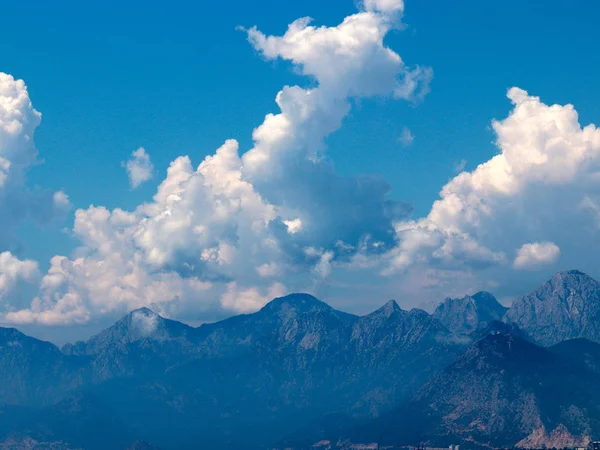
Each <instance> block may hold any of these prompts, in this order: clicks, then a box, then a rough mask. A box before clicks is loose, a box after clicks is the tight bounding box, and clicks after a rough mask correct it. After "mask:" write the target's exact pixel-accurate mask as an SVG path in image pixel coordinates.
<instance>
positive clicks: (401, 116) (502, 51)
mask: <svg viewBox="0 0 600 450" xmlns="http://www.w3.org/2000/svg"><path fill="white" fill-rule="evenodd" d="M358 7H359V9H363V5H362V4H359V5H358ZM599 9H600V6H598V5H597V4H596V3H595V2H591V1H573V2H568V3H565V2H558V1H548V2H543V3H542V2H526V3H525V4H523V2H517V1H505V2H480V1H474V0H458V1H453V2H447V1H432V0H421V1H416V0H415V1H411V0H406V4H405V11H404V15H403V18H402V21H403V23H404V26H403V27H400V28H402V29H394V30H390V31H389V33H387V34H386V36H385V39H384V44H385V46H387V47H389V48H390V49H392V50H393V51H394V52H397V53H398V54H399V55H400V56H401V57H402V59H403V60H404V61H405V62H406V64H407V65H408V66H411V67H412V66H415V65H417V64H418V65H420V66H422V67H431V68H432V70H433V80H432V81H431V85H430V88H431V91H430V92H429V93H428V94H427V95H426V96H425V97H424V98H423V99H422V101H416V102H415V101H405V100H402V99H393V98H391V96H390V95H378V96H375V97H370V96H365V97H364V98H352V99H350V102H351V103H352V105H353V107H352V110H351V111H350V113H349V114H348V115H346V116H345V117H344V119H343V126H342V127H341V128H340V129H339V130H337V131H335V132H334V133H332V134H331V135H329V136H328V137H326V140H325V142H326V146H327V150H326V152H325V158H326V160H327V161H328V162H329V163H330V164H331V165H332V166H333V167H334V168H335V172H336V173H337V174H338V175H340V176H344V177H355V176H357V175H360V174H363V173H367V174H379V175H381V176H382V177H383V178H384V179H385V180H387V183H388V184H389V185H390V187H391V192H390V194H389V198H391V199H393V200H398V201H403V202H407V203H409V204H410V205H412V207H413V208H414V211H413V213H412V215H411V217H410V218H412V219H419V218H422V217H425V216H427V215H428V213H429V211H430V209H431V207H432V203H433V202H434V201H435V200H436V199H438V198H439V192H440V190H441V189H442V187H443V186H444V185H445V184H446V183H448V182H449V181H450V180H451V179H452V178H453V177H455V176H456V175H457V167H459V166H461V167H463V168H464V169H465V170H467V171H473V170H474V169H475V168H476V167H477V165H479V164H481V163H483V162H485V161H488V160H490V158H492V157H493V156H494V155H495V154H497V153H498V152H499V150H498V147H496V146H495V145H494V141H495V140H496V134H495V132H494V131H493V129H492V127H491V121H492V119H498V120H503V119H504V118H506V117H507V116H508V115H509V113H510V111H511V109H512V106H511V104H510V101H509V100H508V99H507V98H506V92H507V90H508V89H509V88H511V87H513V86H518V87H520V88H522V89H525V90H526V91H528V92H529V94H530V95H533V96H539V97H540V98H541V102H543V103H544V104H546V105H552V104H555V103H556V104H559V105H566V104H573V105H574V106H575V108H576V109H577V112H578V113H579V123H580V124H582V125H583V126H585V125H587V124H588V123H597V122H598V121H599V117H600V106H599V104H598V102H597V101H596V98H597V97H598V94H599V92H598V91H599V90H600V86H599V82H598V79H599V77H598V67H600V55H599V54H598V52H597V49H596V43H597V42H598V32H597V30H596V27H595V24H594V23H593V22H592V21H593V20H594V18H595V17H597V14H598V13H599V12H600V11H599ZM3 11H4V13H5V17H6V18H9V20H5V21H3V33H4V35H5V39H2V40H0V71H2V72H5V73H7V74H10V75H12V76H13V77H14V78H15V79H23V80H24V81H25V83H26V84H27V88H28V93H29V96H30V98H31V101H32V102H33V106H34V107H35V109H36V110H38V111H40V112H41V113H42V116H43V117H42V121H41V124H40V126H39V127H38V128H37V129H36V131H35V146H36V148H37V150H38V152H39V158H40V159H41V160H43V164H37V165H31V166H30V167H29V168H28V170H27V177H28V181H27V185H28V186H29V187H30V188H32V189H34V188H35V187H36V186H39V187H41V188H44V189H50V190H52V191H55V192H56V191H59V190H62V191H64V192H65V193H66V194H67V195H68V197H69V199H70V202H71V204H72V209H71V211H70V212H69V213H68V214H66V215H65V217H64V218H62V219H60V220H58V221H54V222H52V224H50V225H45V226H44V227H42V228H40V226H39V225H36V224H33V223H32V221H27V220H26V221H22V222H20V223H19V224H18V227H17V231H16V233H17V236H18V237H17V238H15V239H12V240H11V242H9V243H8V244H5V245H6V246H7V248H6V249H3V248H0V252H1V251H3V250H9V251H11V253H12V254H13V255H14V256H15V257H17V258H18V259H20V260H33V261H37V262H38V264H39V270H40V277H41V276H42V274H43V273H45V272H46V270H47V269H48V267H49V261H50V258H51V257H52V256H53V255H65V256H72V255H73V253H72V252H73V251H74V249H75V248H76V247H78V246H81V245H82V239H81V237H80V236H73V235H72V234H73V233H72V231H70V230H71V229H72V228H73V221H74V212H75V211H76V210H77V209H79V208H81V209H86V208H88V207H89V206H90V205H95V206H101V205H102V206H105V207H106V208H108V209H109V210H110V209H113V208H117V207H118V208H123V209H125V210H128V211H133V210H135V208H136V207H137V206H138V205H140V204H142V203H143V202H148V201H151V199H152V196H153V195H154V193H155V192H156V189H157V186H158V185H159V184H160V182H161V181H162V180H163V179H164V178H165V174H166V169H167V167H168V166H169V164H170V162H171V161H173V160H174V159H175V158H177V157H178V156H180V155H189V157H190V159H191V160H192V165H193V166H194V167H196V166H197V165H198V164H200V163H201V162H202V160H203V159H204V158H205V157H206V156H209V155H212V154H214V152H215V150H216V149H217V148H219V147H220V146H221V145H222V144H223V142H225V140H226V139H236V140H237V141H238V142H239V153H240V154H243V153H245V152H246V151H248V150H250V149H251V148H252V147H253V141H252V130H253V129H254V128H256V127H257V126H259V125H260V124H261V123H262V121H263V120H264V117H265V114H267V113H271V112H272V113H277V112H278V107H277V105H276V104H275V102H274V99H275V95H276V93H277V92H278V91H279V90H280V89H281V88H282V87H283V86H285V85H299V86H300V87H302V88H312V87H315V86H316V85H317V82H316V81H315V78H314V77H306V76H301V75H300V73H299V69H298V67H299V66H298V65H297V64H295V63H293V62H290V61H289V58H288V61H283V60H282V59H281V58H280V59H275V60H268V61H267V60H266V59H267V58H265V55H264V54H263V55H261V54H260V53H261V51H263V50H260V49H258V50H257V49H256V48H252V46H251V45H250V44H249V43H248V41H247V37H246V36H245V32H244V31H241V30H239V29H237V27H238V26H243V27H251V26H254V25H256V26H258V28H259V30H261V32H263V33H265V34H266V35H274V36H281V35H282V34H283V33H285V30H286V27H287V25H288V24H290V23H291V22H292V21H294V20H295V19H298V18H301V17H305V16H310V17H312V18H314V21H315V25H318V26H320V25H326V26H332V27H333V26H336V25H337V24H338V23H340V22H341V21H342V20H343V18H344V17H347V16H350V15H352V14H355V13H356V11H357V4H355V3H353V2H352V0H349V1H347V0H334V1H329V2H327V3H326V5H324V4H323V2H317V1H313V0H307V1H304V2H281V1H279V2H276V1H264V0H257V1H255V2H250V3H249V2H237V1H233V2H226V3H223V2H221V3H214V2H213V3H204V4H198V3H194V2H182V1H172V2H167V3H165V2H132V1H127V2H102V3H101V4H98V5H94V6H91V5H90V4H82V3H81V2H74V1H65V2H60V3H59V4H49V3H47V2H37V1H36V2H32V1H25V2H21V3H19V4H17V3H15V2H13V3H12V4H7V5H5V6H3ZM25 11H26V13H25ZM396 25H397V24H396ZM405 128H407V129H408V130H410V133H411V135H412V136H414V140H413V141H412V142H410V143H402V142H401V137H402V135H403V130H404V129H405ZM139 147H144V148H145V150H146V151H147V153H148V154H149V155H150V157H151V160H152V164H153V166H154V170H153V173H152V174H153V177H152V179H151V180H149V181H148V182H146V183H144V184H142V185H141V186H140V187H139V188H137V189H133V188H132V187H131V186H130V183H129V180H128V178H127V173H126V171H125V170H124V168H123V167H122V162H123V161H126V160H128V159H129V158H130V155H131V153H132V152H133V151H134V150H136V149H137V148H139ZM0 155H1V154H0ZM41 188H40V189H41ZM257 189H258V190H259V193H260V194H261V195H262V196H263V197H265V198H266V197H268V195H267V194H265V193H264V192H260V188H257ZM262 189H267V188H266V187H265V188H262ZM586 192H587V191H586ZM591 192H592V193H594V192H595V191H594V190H592V191H591ZM583 197H585V195H583ZM583 197H582V198H583ZM557 198H559V197H557ZM542 216H543V215H542ZM542 216H540V218H538V219H537V220H542V219H541V217H542ZM543 217H545V216H543ZM361 223H362V222H361ZM369 223H370V222H369ZM238 226H239V225H238ZM591 226H592V225H589V227H591ZM589 227H588V228H589ZM586 229H587V228H586ZM65 230H67V231H65ZM354 231H356V232H354ZM354 231H353V234H352V235H353V236H354V235H355V234H356V235H358V234H360V232H362V231H361V230H354ZM367 231H368V230H367ZM515 233H518V231H515ZM548 233H549V234H548V235H552V233H550V232H549V231H548ZM75 234H76V233H75ZM489 234H491V233H488V236H484V235H485V233H482V234H481V235H482V236H484V237H482V239H483V240H485V239H488V238H489ZM541 234H544V233H541ZM594 236H595V235H594ZM498 239H499V238H498ZM508 240H509V241H510V239H508ZM529 241H530V240H528V241H524V243H525V242H529ZM542 241H543V242H546V241H547V238H546V237H543V238H541V239H540V242H542ZM319 242H321V241H319ZM323 242H324V241H323ZM332 242H333V241H332ZM531 242H533V241H531ZM84 245H85V243H84ZM302 245H304V246H305V248H307V247H309V246H310V242H308V241H305V242H304V243H303V244H302ZM515 245H516V244H515ZM519 245H520V244H519ZM573 245H576V243H573ZM564 246H565V244H564V243H562V245H560V250H561V255H567V256H566V259H560V258H551V259H552V264H548V265H543V266H542V267H539V268H538V269H537V270H534V271H528V272H525V273H521V272H518V271H515V270H514V269H508V268H507V269H502V270H500V269H498V271H495V270H492V271H491V272H490V269H488V268H486V269H482V270H483V272H481V273H486V275H479V273H480V272H478V270H477V269H473V267H471V266H470V268H469V269H468V270H466V272H468V276H466V277H465V278H464V279H466V280H470V281H466V282H465V283H466V284H457V285H456V286H449V285H448V282H447V281H445V282H444V283H440V284H439V285H436V286H438V287H439V289H434V290H431V291H427V290H424V292H430V293H427V294H422V295H418V296H416V298H415V299H414V300H413V299H412V298H411V295H414V291H413V290H411V289H408V290H406V289H405V290H403V289H401V288H400V287H401V286H404V285H406V284H411V285H414V286H417V287H418V286H421V285H420V284H419V283H418V282H416V281H415V280H414V279H413V278H407V275H402V274H395V275H392V276H391V277H390V276H389V275H388V276H384V277H381V278H380V277H379V276H378V275H374V273H375V272H377V271H378V270H379V269H374V268H373V266H370V267H369V268H367V269H365V270H364V272H361V273H364V275H359V276H358V277H357V275H356V273H355V272H344V270H343V268H342V265H343V261H342V260H340V261H339V267H340V268H339V269H335V268H334V270H333V272H334V273H333V274H332V275H329V274H328V276H327V277H324V278H327V279H326V280H325V279H323V280H319V281H318V283H316V282H314V280H309V279H306V278H304V276H303V271H304V272H306V273H309V272H310V271H311V270H313V269H314V267H312V266H311V267H308V266H307V267H301V268H300V267H296V268H295V269H294V270H291V271H290V274H286V275H281V278H279V280H278V281H279V282H281V283H282V284H283V285H285V287H286V289H288V290H289V289H294V290H298V289H302V287H303V286H306V289H305V290H312V291H315V292H316V293H319V294H321V295H322V296H324V297H326V298H325V299H326V300H330V301H331V302H332V303H334V304H335V305H336V306H338V307H340V308H342V309H346V310H356V311H357V312H365V311H367V310H369V308H371V309H373V308H375V307H377V306H378V305H379V304H382V303H384V302H385V300H387V298H388V297H391V296H401V297H403V298H400V300H401V303H404V304H405V305H406V306H407V307H410V306H423V305H429V304H430V303H431V302H435V301H436V300H440V299H441V298H442V296H443V295H446V294H454V293H456V292H459V291H461V289H464V290H465V292H464V293H467V291H469V290H470V289H475V288H480V287H488V288H490V290H492V291H494V289H493V288H495V289H496V291H499V296H501V297H506V299H507V301H509V299H510V298H511V297H512V296H514V295H518V294H520V293H524V292H526V291H527V290H528V289H531V288H533V287H534V286H535V284H536V283H537V282H539V281H541V280H543V279H545V278H547V277H548V276H549V275H551V274H552V272H553V271H554V270H558V269H561V268H563V265H567V264H574V263H577V260H576V259H575V257H574V256H573V257H572V258H571V259H569V257H568V252H566V251H565V250H566V249H565V248H564ZM486 247H488V248H490V249H492V250H493V251H496V250H498V251H500V250H501V251H505V249H500V247H501V245H500V246H494V245H491V244H489V242H487V243H486ZM495 247H498V248H495ZM574 248H575V247H574ZM515 250H516V249H513V248H511V249H510V251H513V252H514V251H515ZM508 251H509V250H506V252H507V254H508ZM573 252H575V251H573ZM326 253H327V248H326V246H325V247H323V248H322V253H321V254H320V256H319V257H323V255H324V254H326ZM573 254H575V253H573ZM295 257H296V256H295ZM73 258H74V257H73ZM337 258H338V255H337V253H336V256H335V257H333V261H334V262H335V261H337ZM507 258H508V259H510V260H511V261H512V259H513V255H511V256H507ZM317 259H318V258H317ZM417 259H419V258H417ZM581 261H582V264H581V265H582V268H584V269H586V270H588V271H590V273H591V274H592V275H595V276H598V275H600V270H598V268H597V267H595V265H594V264H593V262H592V260H591V257H590V260H589V261H588V260H587V259H586V257H585V256H584V257H582V260H581ZM186 264H187V263H186ZM311 264H312V263H311ZM486 264H487V263H486ZM510 266H511V264H510V262H509V263H506V264H505V267H510ZM432 267H433V266H432ZM429 268H430V267H429V266H428V269H429ZM564 268H569V267H564ZM163 269H164V268H162V269H161V270H163ZM428 269H423V268H421V273H422V272H423V270H428ZM438 269H439V267H437V266H436V267H434V269H432V270H438ZM165 270H167V269H165ZM168 270H171V267H169V269H168ZM177 270H179V269H177ZM444 270H446V268H445V269H444ZM403 273H404V272H403ZM288 277H289V278H288ZM459 278H460V277H459ZM460 279H463V278H460ZM230 281H231V280H229V282H230ZM349 283H350V284H349ZM353 283H356V286H358V285H361V286H364V288H361V289H359V291H360V292H361V293H360V294H356V295H354V294H353V292H356V286H354V285H353ZM241 284H244V286H245V287H244V288H243V289H242V288H241V287H240V286H241ZM255 284H256V283H254V282H253V280H251V279H249V278H248V277H246V278H244V279H243V281H241V280H238V289H237V290H236V291H235V292H237V294H234V293H230V294H231V296H235V295H238V296H239V297H243V295H242V294H241V292H246V291H248V292H249V290H250V289H251V288H254V287H255V286H254V285H255ZM426 284H427V286H429V283H426ZM507 284H510V285H511V286H513V285H514V287H513V288H507V287H506V285H507ZM373 286H376V287H373ZM256 289H258V291H260V292H261V296H262V297H266V296H268V293H267V290H268V286H266V285H265V286H262V287H261V286H258V287H256ZM415 289H416V288H415ZM303 290H304V289H303ZM34 291H35V288H32V287H31V286H27V287H26V289H25V290H24V291H22V292H26V294H24V293H22V292H21V293H20V294H19V296H35V294H31V292H34ZM258 291H257V292H258ZM232 292H233V291H232ZM396 292H398V294H395V293H396ZM11 295H15V294H14V293H13V294H11ZM220 295H224V294H222V293H220V292H212V291H211V294H210V296H211V298H212V299H218V297H219V296H220ZM6 298H9V295H8V294H7V295H6ZM19 298H21V297H19ZM20 301H21V300H20ZM85 301H87V300H85ZM9 303H10V300H9ZM92 303H94V302H93V301H92ZM134 303H135V302H134ZM159 303H160V302H159ZM217 303H218V301H217ZM234 303H235V302H234ZM132 304H133V303H127V302H125V303H124V304H119V305H118V306H115V307H114V308H112V307H110V308H99V309H98V308H96V309H95V310H94V309H93V308H88V310H89V311H88V313H89V314H87V315H86V314H84V315H83V316H84V317H87V319H85V320H83V319H82V320H79V321H78V323H87V322H93V321H94V320H101V318H102V317H105V315H108V316H110V317H111V318H112V317H113V316H114V315H117V314H120V313H122V312H123V310H125V309H128V308H129V307H130V305H132ZM223 309H224V311H223ZM8 310H9V311H10V310H12V311H14V310H16V309H15V308H14V307H12V306H9V307H8ZM100 310H101V311H102V312H100ZM234 310H236V309H235V308H234ZM237 310H240V309H239V308H238V309H237ZM241 310H243V308H242V309H241ZM106 311H108V312H106ZM191 311H192V312H189V313H188V310H187V309H186V308H175V309H172V310H170V309H168V308H167V309H165V311H164V312H165V313H169V312H170V313H171V314H172V315H174V316H177V317H179V318H183V319H185V318H186V317H189V318H190V320H192V321H194V320H195V321H202V320H203V319H204V318H205V317H206V318H211V317H218V316H222V315H226V314H228V313H231V308H229V309H228V308H227V307H226V306H224V303H223V301H221V303H220V306H218V307H216V306H214V305H213V306H210V307H207V308H204V307H203V308H199V309H198V308H195V307H193V308H191ZM202 311H204V312H202ZM206 311H210V313H206ZM201 312H202V313H201ZM98 318H99V319H98ZM67 322H68V321H66V322H65V323H67ZM67 324H68V325H71V326H72V324H71V323H67ZM28 325H29V326H32V327H37V326H39V327H43V325H44V324H41V323H38V322H36V321H35V320H34V321H33V322H31V321H29V322H28ZM54 325H55V324H54Z"/></svg>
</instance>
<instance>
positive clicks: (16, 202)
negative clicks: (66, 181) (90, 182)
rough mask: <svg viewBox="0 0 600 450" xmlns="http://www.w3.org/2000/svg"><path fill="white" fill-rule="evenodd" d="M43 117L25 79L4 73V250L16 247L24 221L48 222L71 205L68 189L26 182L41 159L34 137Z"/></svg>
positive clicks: (0, 195)
mask: <svg viewBox="0 0 600 450" xmlns="http://www.w3.org/2000/svg"><path fill="white" fill-rule="evenodd" d="M41 117H42V115H41V114H40V113H39V112H38V111H36V110H35V109H34V107H33V105H32V103H31V100H30V98H29V93H28V92H27V87H26V86H25V83H24V82H23V80H15V79H14V78H13V77H12V76H11V75H8V74H6V73H2V72H0V217H1V218H2V219H1V220H0V251H1V250H5V249H9V250H10V249H11V248H14V247H16V245H15V243H16V242H17V240H16V237H15V230H16V228H17V226H18V224H19V223H20V222H22V221H23V220H25V219H31V220H33V221H34V222H36V223H40V224H45V223H48V222H50V221H52V220H53V219H55V218H61V217H63V216H64V215H65V214H66V212H67V211H68V210H69V209H70V208H71V205H70V202H69V199H68V196H67V195H66V194H65V193H64V192H61V191H59V192H54V193H53V192H50V191H36V192H32V191H31V190H30V189H29V188H28V186H27V184H26V171H27V169H28V168H29V167H30V166H31V165H33V164H36V163H37V162H38V161H37V154H38V153H37V149H36V148H35V144H34V139H33V138H34V132H35V129H36V128H37V126H38V125H39V124H40V121H41Z"/></svg>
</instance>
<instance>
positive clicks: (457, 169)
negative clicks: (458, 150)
mask: <svg viewBox="0 0 600 450" xmlns="http://www.w3.org/2000/svg"><path fill="white" fill-rule="evenodd" d="M465 167H467V160H466V159H461V160H460V161H459V162H457V163H456V164H455V165H454V171H455V172H456V173H461V172H462V171H463V170H465Z"/></svg>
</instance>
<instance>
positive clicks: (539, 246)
mask: <svg viewBox="0 0 600 450" xmlns="http://www.w3.org/2000/svg"><path fill="white" fill-rule="evenodd" d="M559 256H560V248H558V246H557V245H556V244H554V243H553V242H533V243H530V244H524V245H523V246H522V247H521V248H520V249H519V250H518V251H517V257H516V258H515V261H514V262H513V267H514V268H515V269H530V268H536V267H538V266H542V265H545V264H551V263H553V262H556V260H557V259H558V258H559Z"/></svg>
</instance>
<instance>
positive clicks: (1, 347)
mask: <svg viewBox="0 0 600 450" xmlns="http://www.w3.org/2000/svg"><path fill="white" fill-rule="evenodd" d="M85 364H86V361H85V360H81V359H80V358H72V357H68V356H66V355H64V354H63V353H61V351H60V350H59V349H58V348H57V347H56V346H55V345H53V344H51V343H49V342H44V341H40V340H38V339H34V338H31V337H29V336H25V335H24V334H23V333H21V332H19V331H17V330H15V329H14V328H0V399H1V400H0V404H8V405H33V406H39V405H44V404H49V403H52V402H54V401H57V400H58V399H60V398H61V397H62V396H63V395H64V394H65V392H68V391H69V390H70V389H74V388H76V387H77V386H80V385H82V384H83V383H84V382H85V380H86V373H85V370H84V366H85Z"/></svg>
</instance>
